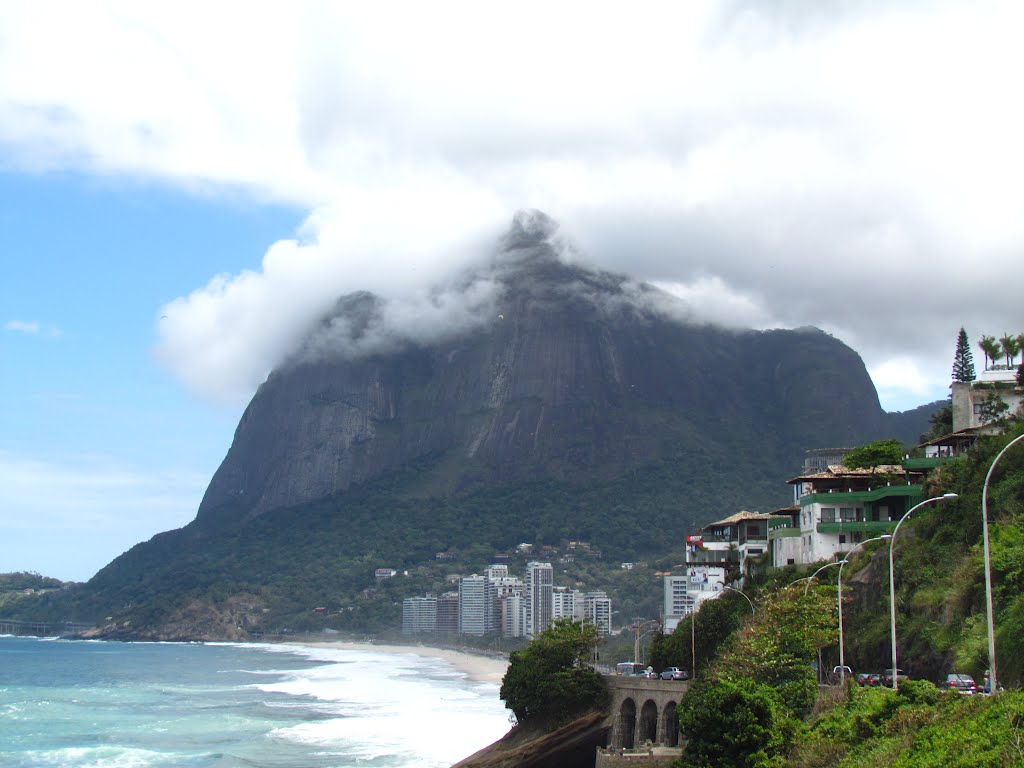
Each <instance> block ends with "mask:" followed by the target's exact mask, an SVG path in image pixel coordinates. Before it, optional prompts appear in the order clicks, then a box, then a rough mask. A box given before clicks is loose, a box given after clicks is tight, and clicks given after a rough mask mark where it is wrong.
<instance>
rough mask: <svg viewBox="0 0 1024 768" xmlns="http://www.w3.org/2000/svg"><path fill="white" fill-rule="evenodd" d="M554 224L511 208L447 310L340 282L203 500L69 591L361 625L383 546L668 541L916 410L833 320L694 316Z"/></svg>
mask: <svg viewBox="0 0 1024 768" xmlns="http://www.w3.org/2000/svg"><path fill="white" fill-rule="evenodd" d="M555 229H556V226H555V224H554V223H553V222H552V221H551V220H550V219H548V218H547V217H546V216H544V215H543V214H540V213H538V212H528V213H522V214H520V215H518V216H517V217H516V219H515V221H514V223H513V226H512V228H511V230H510V231H509V233H508V234H507V235H506V236H505V238H504V239H503V241H502V243H501V246H500V248H499V249H498V252H497V253H496V255H495V257H494V259H493V262H492V263H491V264H490V265H489V266H488V268H486V269H483V270H478V271H476V272H470V273H466V274H465V275H463V276H461V277H460V280H459V283H458V285H457V286H456V287H455V288H454V289H451V288H449V289H447V292H446V293H440V292H439V293H438V294H437V298H436V305H437V306H440V307H442V308H446V311H447V308H448V304H447V303H446V302H454V301H455V300H456V299H458V300H460V301H461V300H462V299H464V301H462V305H461V307H462V308H461V309H460V310H459V311H455V309H452V311H451V312H450V313H449V314H444V313H442V316H443V317H449V316H450V317H453V318H458V320H457V321H455V320H452V321H450V322H446V323H440V324H435V325H436V327H431V328H427V327H425V326H426V325H428V324H427V323H426V322H424V323H423V324H421V325H422V326H423V327H419V326H417V324H416V323H413V324H412V325H409V324H406V326H404V329H405V330H404V331H403V330H402V329H401V327H399V326H397V325H396V322H395V319H394V317H395V311H396V307H395V306H393V305H389V304H387V303H386V302H384V301H383V300H382V299H380V298H379V297H376V296H373V295H371V294H367V293H357V294H352V295H349V296H345V297H342V298H341V299H339V301H338V302H337V304H336V306H335V307H334V309H333V311H332V312H330V313H329V314H328V315H327V316H326V317H324V318H323V319H322V320H321V322H320V323H318V324H317V326H316V327H315V328H313V329H311V331H310V333H309V335H308V337H307V338H306V340H305V342H304V344H303V345H302V346H301V348H299V349H298V350H296V352H295V353H294V354H293V355H292V356H291V357H290V358H289V359H288V360H287V361H286V362H284V363H283V364H281V365H280V366H278V367H277V369H275V370H274V371H273V372H272V373H271V374H270V376H269V377H268V378H267V380H266V382H265V383H264V384H263V385H262V386H261V387H260V388H259V390H258V391H257V393H256V395H255V396H254V397H253V399H252V401H251V403H250V404H249V407H248V408H247V409H246V411H245V413H244V415H243V416H242V419H241V421H240V423H239V425H238V428H237V430H236V432H235V437H234V441H233V443H232V445H231V448H230V450H229V451H228V453H227V456H226V457H225V459H224V461H223V463H222V464H221V466H220V468H219V469H218V470H217V472H216V474H215V475H214V477H213V479H212V481H211V483H210V486H209V488H208V490H207V492H206V494H205V496H204V498H203V501H202V504H201V505H200V508H199V511H198V514H197V517H196V519H195V520H194V521H193V522H192V523H191V524H190V525H188V526H186V527H185V528H183V529H181V530H179V531H172V532H168V533H165V534H160V535H159V536H157V537H154V539H153V540H151V541H149V542H146V543H144V544H140V545H138V546H137V547H135V548H133V549H132V550H131V551H129V552H128V553H125V554H124V555H122V556H121V557H120V558H118V559H117V560H115V561H114V562H113V563H111V564H110V565H108V566H107V567H106V568H104V569H103V570H102V571H100V573H98V574H97V575H96V577H94V579H93V580H92V581H91V582H90V583H89V584H88V585H87V586H86V587H85V594H86V595H87V596H88V599H87V600H86V601H85V603H83V604H87V605H90V606H92V610H94V611H97V612H100V613H105V612H108V611H110V612H113V613H116V614H118V616H121V617H124V620H125V621H129V622H130V624H129V625H128V626H130V627H131V629H130V630H128V632H129V634H130V633H141V634H142V635H146V633H149V635H152V636H168V635H172V636H177V635H176V633H178V634H188V632H189V630H188V627H190V626H191V627H192V628H193V630H195V626H196V624H195V622H196V621H200V619H198V618H197V617H199V616H205V617H206V618H204V619H202V621H209V622H210V626H211V627H214V629H212V630H210V632H209V633H208V634H210V635H211V636H212V635H216V634H217V632H218V631H220V630H218V629H216V627H221V629H223V628H224V627H229V628H231V629H232V630H233V629H234V628H235V627H236V626H244V627H247V628H248V627H252V626H255V624H257V623H258V622H259V620H260V619H259V614H260V613H263V614H266V613H270V614H271V615H273V616H275V617H281V616H286V615H288V614H287V610H286V608H285V604H286V603H289V602H290V603H293V604H296V605H298V606H299V607H296V606H295V605H293V606H292V608H293V610H296V611H299V610H301V611H306V612H308V605H309V604H310V603H313V604H323V603H328V602H331V603H332V604H334V605H338V606H341V607H339V609H338V612H339V614H340V615H342V616H343V617H344V618H345V620H346V621H347V622H348V624H347V626H360V622H362V623H363V625H366V626H372V625H374V623H375V621H381V620H383V619H382V617H381V616H379V615H374V614H372V612H370V613H367V610H366V609H365V606H364V605H363V604H361V603H359V601H358V600H357V599H356V597H354V596H356V595H359V594H360V593H361V590H364V589H366V588H368V587H373V586H374V580H373V570H374V567H375V566H393V567H397V568H403V569H416V568H417V567H418V566H419V565H420V564H422V563H425V562H430V561H431V560H432V559H433V557H434V555H435V553H436V552H439V551H452V550H454V551H460V552H463V553H466V552H468V551H475V552H476V555H477V557H478V558H480V559H484V562H476V561H472V562H470V560H472V558H469V559H467V560H466V561H464V562H463V564H464V565H465V566H466V567H475V568H477V569H479V568H482V567H484V566H485V565H486V562H487V561H486V558H488V557H490V556H491V555H492V553H493V552H495V551H503V550H504V551H507V550H509V549H510V548H513V547H514V546H515V545H516V544H517V543H519V542H521V541H528V542H535V543H537V544H543V543H548V544H558V543H559V542H560V541H561V540H564V539H582V540H585V541H589V542H592V543H593V544H594V545H596V546H598V547H600V549H601V550H603V551H604V552H605V554H606V555H607V556H610V557H611V558H618V557H621V558H632V557H636V556H639V555H647V554H657V553H664V552H667V551H670V550H671V549H673V548H676V549H678V548H679V544H680V542H681V541H682V537H683V535H685V533H687V532H689V531H691V530H693V528H694V527H696V526H698V525H701V524H704V523H707V522H710V521H711V520H713V519H716V518H720V517H725V516H726V515H728V514H731V513H733V512H735V511H737V510H739V509H761V510H767V509H771V508H775V507H777V506H781V505H784V504H786V503H789V501H788V500H789V491H788V489H787V487H786V485H785V480H786V478H787V477H790V476H793V475H795V474H796V473H797V472H798V471H799V470H800V468H801V465H802V460H803V456H804V452H805V451H806V450H807V449H810V448H816V447H833V446H853V445H858V444H861V443H864V442H867V441H869V440H873V439H878V438H881V437H898V438H900V439H901V440H904V441H905V442H914V441H915V440H916V438H917V435H919V434H920V433H922V432H924V431H925V430H926V428H927V417H928V415H929V414H930V413H931V411H927V412H925V410H924V409H921V413H920V414H919V418H915V417H914V415H913V414H898V415H896V417H898V418H896V417H894V415H890V414H886V413H885V412H884V411H883V410H882V409H881V407H880V405H879V402H878V396H877V393H876V391H875V388H874V386H873V384H872V382H871V380H870V378H869V377H868V374H867V371H866V369H865V367H864V364H863V362H862V360H861V359H860V357H859V356H858V355H857V353H856V352H854V351H853V350H852V349H850V348H849V347H847V346H845V345H844V344H843V343H842V342H840V341H839V340H837V339H835V338H833V337H831V336H829V335H827V334H825V333H823V332H821V331H819V330H816V329H813V328H804V329H799V330H794V331H790V330H772V331H750V330H729V329H723V328H719V327H715V326H710V325H706V324H701V323H699V322H696V321H695V320H694V319H693V318H692V317H691V316H690V315H689V312H688V309H687V307H686V305H685V304H684V303H683V302H681V301H679V300H677V299H675V298H673V297H671V296H669V295H668V294H665V293H664V292H662V291H659V290H658V289H656V288H654V287H652V286H649V285H644V284H639V283H636V282H634V281H631V280H629V279H627V278H626V277H623V276H621V275H614V274H609V273H604V272H596V271H593V270H589V269H586V268H584V267H582V266H579V265H574V264H571V263H568V262H567V261H565V260H564V259H563V258H561V256H560V252H559V249H558V245H557V239H556V237H555ZM452 297H456V299H453V298H452ZM459 297H461V298H459ZM397 309H401V308H397ZM410 329H411V330H410ZM474 563H475V564H474ZM424 579H426V577H424ZM418 584H419V586H421V588H430V589H437V588H440V589H443V588H444V583H443V581H442V582H441V583H440V584H437V583H436V582H432V583H426V586H425V587H424V586H423V582H422V580H421V582H419V583H418ZM411 586H412V582H410V588H411ZM390 596H391V597H392V598H394V599H397V598H400V597H401V595H400V594H398V593H397V592H396V593H394V594H391V595H390ZM393 602H394V601H392V604H393ZM399 602H400V601H399ZM125 606H129V607H127V608H126V607H125ZM385 613H386V611H385ZM388 615H389V616H390V617H391V618H389V619H388V620H392V619H393V615H394V614H393V609H392V610H391V613H390V614H388ZM360 617H361V618H360ZM278 620H280V619H278ZM190 622H191V623H190ZM122 625H123V622H122ZM171 626H174V627H176V629H174V630H173V631H172V630H170V629H168V628H169V627H171ZM142 627H145V628H146V629H145V630H143V629H142ZM149 635H146V636H149Z"/></svg>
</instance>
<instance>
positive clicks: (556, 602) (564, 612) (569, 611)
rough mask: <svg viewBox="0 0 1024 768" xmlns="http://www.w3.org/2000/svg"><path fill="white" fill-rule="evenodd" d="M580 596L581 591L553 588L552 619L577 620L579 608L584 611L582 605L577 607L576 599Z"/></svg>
mask: <svg viewBox="0 0 1024 768" xmlns="http://www.w3.org/2000/svg"><path fill="white" fill-rule="evenodd" d="M579 594H580V593H579V590H576V589H569V587H552V588H551V618H552V619H572V620H575V619H576V618H577V617H576V609H577V607H579V609H580V610H581V611H582V610H583V606H582V605H579V606H577V600H576V598H577V597H578V596H579Z"/></svg>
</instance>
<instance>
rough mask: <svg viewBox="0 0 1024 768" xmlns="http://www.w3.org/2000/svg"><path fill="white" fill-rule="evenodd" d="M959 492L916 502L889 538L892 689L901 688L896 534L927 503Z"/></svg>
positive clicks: (951, 496) (949, 497)
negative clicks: (895, 552)
mask: <svg viewBox="0 0 1024 768" xmlns="http://www.w3.org/2000/svg"><path fill="white" fill-rule="evenodd" d="M956 497H957V494H955V493H944V494H942V495H941V496H933V497H932V498H930V499H925V500H924V501H922V502H921V503H920V504H915V505H914V506H912V507H911V508H910V509H908V510H907V513H906V514H905V515H903V517H901V518H900V521H899V522H898V523H896V527H895V528H894V529H893V532H892V538H891V539H889V631H890V633H891V635H892V689H893V690H894V691H898V690H899V688H900V684H899V673H898V672H897V671H896V670H897V667H896V576H895V571H894V562H893V552H894V550H895V547H896V534H897V533H899V532H900V526H901V525H903V523H904V522H905V521H906V520H908V519H910V516H911V515H912V514H914V512H915V511H917V510H918V509H920V508H921V507H923V506H924V505H925V504H931V503H932V502H933V501H943V500H944V499H955V498H956Z"/></svg>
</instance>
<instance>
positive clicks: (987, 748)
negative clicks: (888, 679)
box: [787, 680, 1024, 768]
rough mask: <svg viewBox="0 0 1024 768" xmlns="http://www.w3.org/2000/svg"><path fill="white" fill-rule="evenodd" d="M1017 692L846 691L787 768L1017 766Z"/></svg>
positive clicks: (1021, 705)
mask: <svg viewBox="0 0 1024 768" xmlns="http://www.w3.org/2000/svg"><path fill="white" fill-rule="evenodd" d="M1022 720H1024V695H1022V694H1020V693H1004V694H1002V695H1000V696H993V697H982V696H960V695H959V694H956V693H949V692H944V691H940V690H939V689H938V688H936V687H935V686H934V685H932V684H931V683H928V682H924V681H917V680H911V681H908V682H907V683H905V684H903V685H901V686H900V689H899V691H898V692H894V691H892V690H891V689H888V688H860V689H854V690H853V692H852V695H851V697H850V699H849V701H848V702H846V703H845V704H844V705H843V706H839V707H836V708H834V709H832V710H831V711H829V712H828V713H826V714H825V715H823V716H822V717H820V718H819V719H818V720H817V721H816V722H813V723H811V724H809V725H808V727H807V728H806V729H804V730H803V731H802V732H801V733H800V734H799V735H798V737H797V739H796V744H795V746H794V748H793V749H792V751H791V752H790V754H789V757H788V760H787V765H789V766H792V767H793V768H825V766H842V768H878V766H879V765H881V764H885V765H887V766H889V768H911V767H913V768H932V767H934V768H948V767H954V768H956V767H958V766H963V767H964V768H967V766H983V767H984V766H991V767H992V768H996V766H998V767H999V768H1002V767H1003V766H1010V765H1024V751H1022V750H1024V734H1022Z"/></svg>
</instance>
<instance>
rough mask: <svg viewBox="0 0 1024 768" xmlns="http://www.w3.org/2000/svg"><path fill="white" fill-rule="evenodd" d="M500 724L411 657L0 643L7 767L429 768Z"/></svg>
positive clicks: (477, 700)
mask: <svg viewBox="0 0 1024 768" xmlns="http://www.w3.org/2000/svg"><path fill="white" fill-rule="evenodd" d="M508 726H509V723H508V714H507V710H505V709H504V707H503V705H502V703H501V701H500V699H499V698H498V686H497V685H494V684H484V683H474V682H472V681H469V680H467V679H466V677H465V676H464V675H462V674H461V673H459V672H457V671H456V670H455V669H453V668H452V667H451V666H449V665H447V664H446V663H444V662H442V661H438V660H436V659H430V658H426V657H422V656H416V655H414V654H411V653H410V654H388V653H378V652H376V651H350V650H338V649H324V648H303V647H299V646H282V645H235V644H179V643H103V642H82V641H63V640H46V639H36V638H15V637H0V766H4V768H23V767H24V768H29V767H31V768H37V767H39V766H61V768H64V767H65V766H66V767H67V768H114V767H116V768H143V767H147V768H148V767H149V766H181V767H182V768H200V767H201V768H213V767H215V768H235V767H236V766H238V767H241V766H247V767H255V768H349V767H351V766H362V767H364V768H365V767H379V768H399V767H401V766H418V767H422V768H435V767H439V766H448V765H451V764H452V763H454V762H457V761H458V760H461V759H462V758H464V757H467V756H468V755H470V754H472V753H473V752H475V751H476V750H477V749H480V748H481V747H483V746H486V745H487V744H489V743H491V742H493V741H494V740H496V739H497V738H499V737H500V736H501V735H502V734H504V733H505V732H506V731H507V730H508Z"/></svg>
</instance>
